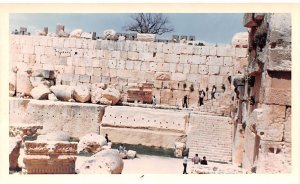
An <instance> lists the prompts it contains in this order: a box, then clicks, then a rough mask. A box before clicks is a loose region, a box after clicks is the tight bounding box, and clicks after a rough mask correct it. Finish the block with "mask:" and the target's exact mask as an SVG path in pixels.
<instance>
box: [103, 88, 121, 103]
mask: <svg viewBox="0 0 300 184" xmlns="http://www.w3.org/2000/svg"><path fill="white" fill-rule="evenodd" d="M101 99H102V100H101ZM101 99H100V103H102V102H105V103H107V102H110V104H107V105H115V104H117V103H118V102H119V100H120V99H121V93H120V92H119V91H118V90H117V89H115V88H112V87H108V88H107V89H105V90H104V91H103V92H102V97H101ZM101 101H102V102H101Z"/></svg>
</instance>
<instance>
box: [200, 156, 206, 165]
mask: <svg viewBox="0 0 300 184" xmlns="http://www.w3.org/2000/svg"><path fill="white" fill-rule="evenodd" d="M200 163H201V165H207V160H206V157H205V156H204V157H203V160H201V162H200Z"/></svg>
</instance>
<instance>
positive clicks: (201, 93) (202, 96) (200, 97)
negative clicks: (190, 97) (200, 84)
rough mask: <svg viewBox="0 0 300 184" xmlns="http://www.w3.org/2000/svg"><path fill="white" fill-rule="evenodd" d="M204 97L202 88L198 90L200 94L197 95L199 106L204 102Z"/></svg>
mask: <svg viewBox="0 0 300 184" xmlns="http://www.w3.org/2000/svg"><path fill="white" fill-rule="evenodd" d="M204 97H205V92H204V90H203V89H202V90H201V91H200V95H199V105H200V106H201V105H204V103H203V100H204Z"/></svg>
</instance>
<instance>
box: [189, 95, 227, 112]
mask: <svg viewBox="0 0 300 184" xmlns="http://www.w3.org/2000/svg"><path fill="white" fill-rule="evenodd" d="M230 101H231V95H230V94H229V93H216V99H212V100H211V99H210V100H207V101H204V105H203V106H201V107H197V108H196V109H195V110H196V111H200V112H207V113H215V114H218V115H223V116H229V114H230Z"/></svg>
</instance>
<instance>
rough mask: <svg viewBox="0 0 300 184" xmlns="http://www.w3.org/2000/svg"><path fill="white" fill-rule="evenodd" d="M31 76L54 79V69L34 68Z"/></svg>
mask: <svg viewBox="0 0 300 184" xmlns="http://www.w3.org/2000/svg"><path fill="white" fill-rule="evenodd" d="M31 76H32V77H43V78H45V79H54V71H53V70H43V69H38V70H34V71H33V72H32V74H31Z"/></svg>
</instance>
